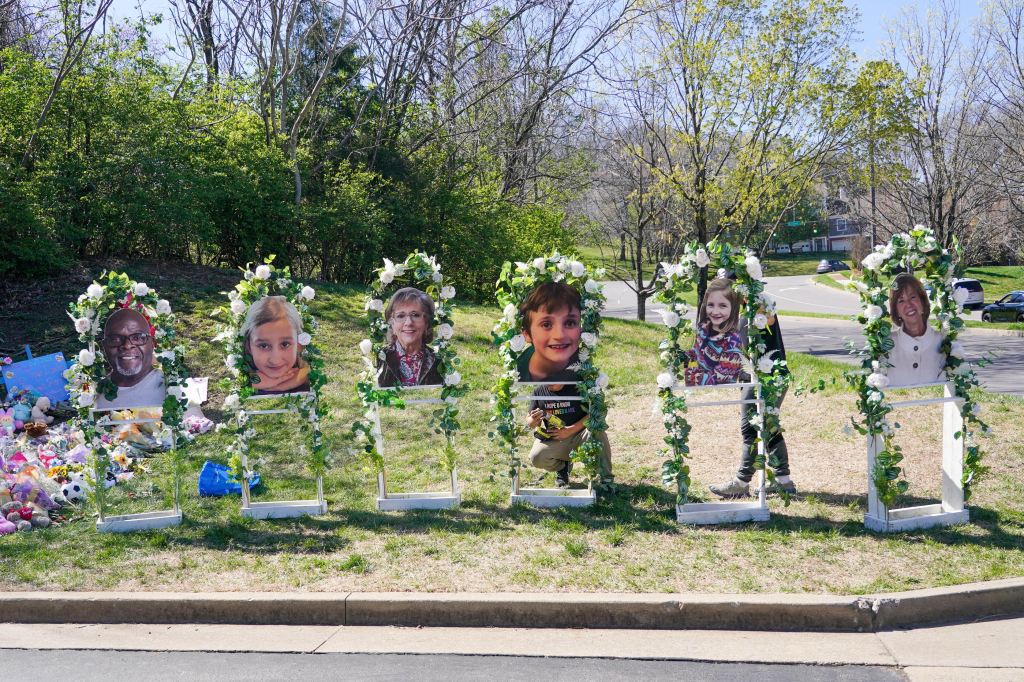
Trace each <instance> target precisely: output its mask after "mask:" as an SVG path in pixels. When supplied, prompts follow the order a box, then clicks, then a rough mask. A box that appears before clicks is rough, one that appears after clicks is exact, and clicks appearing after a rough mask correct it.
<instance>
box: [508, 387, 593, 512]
mask: <svg viewBox="0 0 1024 682" xmlns="http://www.w3.org/2000/svg"><path fill="white" fill-rule="evenodd" d="M578 383H579V382H578V381H558V382H555V381H518V382H516V384H515V385H516V386H531V387H532V386H575V385H577V384H578ZM515 399H516V400H517V401H527V402H528V401H531V400H534V396H533V395H517V396H516V397H515ZM552 400H555V399H554V398H552ZM557 400H559V401H569V402H578V401H581V400H583V398H582V397H581V396H558V397H557ZM509 501H510V502H511V503H512V504H515V503H517V502H520V503H523V504H529V505H531V506H533V507H542V508H545V509H553V508H557V507H589V506H591V505H593V504H594V503H595V502H597V493H596V492H595V491H594V488H593V484H592V483H587V488H586V489H585V490H578V489H572V488H520V487H519V469H516V472H515V474H514V475H513V476H512V494H511V496H510V498H509Z"/></svg>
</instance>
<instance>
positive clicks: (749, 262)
mask: <svg viewBox="0 0 1024 682" xmlns="http://www.w3.org/2000/svg"><path fill="white" fill-rule="evenodd" d="M743 263H744V264H745V265H746V266H747V274H748V275H750V276H751V277H752V278H753V279H761V277H762V276H763V273H762V272H761V261H759V260H758V259H757V256H747V257H746V258H745V259H744V260H743Z"/></svg>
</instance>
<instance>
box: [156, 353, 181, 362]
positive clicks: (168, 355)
mask: <svg viewBox="0 0 1024 682" xmlns="http://www.w3.org/2000/svg"><path fill="white" fill-rule="evenodd" d="M156 356H157V357H158V358H166V359H167V360H170V361H171V362H174V361H175V360H176V359H177V358H178V354H177V353H175V352H174V351H173V350H162V351H160V352H159V353H157V354H156Z"/></svg>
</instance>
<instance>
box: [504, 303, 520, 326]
mask: <svg viewBox="0 0 1024 682" xmlns="http://www.w3.org/2000/svg"><path fill="white" fill-rule="evenodd" d="M518 313H519V309H518V308H516V306H515V304H513V303H509V304H508V305H506V306H505V310H504V311H502V314H503V315H504V316H505V321H506V322H515V321H516V315H517V314H518Z"/></svg>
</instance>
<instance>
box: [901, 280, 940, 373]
mask: <svg viewBox="0 0 1024 682" xmlns="http://www.w3.org/2000/svg"><path fill="white" fill-rule="evenodd" d="M929 309H930V306H929V304H928V294H926V293H925V290H924V287H923V286H922V285H921V282H920V281H918V279H917V278H916V277H914V276H913V275H911V274H907V273H904V274H901V275H898V276H897V277H896V279H894V280H893V282H892V286H891V288H890V291H889V315H890V317H892V321H893V324H894V325H895V329H893V332H892V340H893V341H894V342H895V346H893V349H892V350H891V351H890V352H889V356H888V361H889V364H890V365H892V367H891V368H890V369H889V385H890V386H909V385H913V384H928V383H932V382H935V381H942V380H943V379H944V374H943V369H944V368H945V366H946V356H945V355H944V354H943V353H942V350H941V346H942V334H940V333H939V331H938V330H937V329H935V328H934V327H932V326H931V325H930V324H928V311H929Z"/></svg>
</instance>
